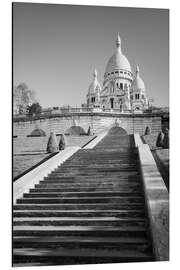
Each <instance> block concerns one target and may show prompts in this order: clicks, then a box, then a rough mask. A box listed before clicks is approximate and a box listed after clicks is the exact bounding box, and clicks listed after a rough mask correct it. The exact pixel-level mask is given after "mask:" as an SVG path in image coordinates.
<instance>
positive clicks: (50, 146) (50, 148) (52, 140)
mask: <svg viewBox="0 0 180 270" xmlns="http://www.w3.org/2000/svg"><path fill="white" fill-rule="evenodd" d="M58 151H59V150H58V143H57V139H56V135H55V134H54V133H53V132H51V133H50V137H49V139H48V143H47V152H48V153H55V152H58Z"/></svg>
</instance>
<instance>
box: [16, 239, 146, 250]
mask: <svg viewBox="0 0 180 270" xmlns="http://www.w3.org/2000/svg"><path fill="white" fill-rule="evenodd" d="M13 247H14V248H35V247H39V248H42V247H44V248H48V249H49V248H56V249H57V248H59V247H62V248H71V249H72V248H74V249H76V248H88V249H89V248H96V249H97V250H99V249H100V250H107V249H109V250H111V249H116V250H125V249H128V250H134V251H137V250H139V251H148V250H149V248H151V244H150V242H149V241H147V240H145V239H142V238H141V239H138V238H136V239H131V238H125V239H123V238H118V237H114V238H107V237H104V238H99V237H96V238H92V237H89V238H87V237H86V238H83V237H78V238H77V237H72V236H71V237H67V236H66V237H47V236H46V237H43V238H42V237H27V236H26V237H14V241H13Z"/></svg>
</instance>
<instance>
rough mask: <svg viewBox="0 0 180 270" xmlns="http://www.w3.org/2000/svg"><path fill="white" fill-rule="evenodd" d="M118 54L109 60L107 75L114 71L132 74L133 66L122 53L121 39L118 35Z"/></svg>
mask: <svg viewBox="0 0 180 270" xmlns="http://www.w3.org/2000/svg"><path fill="white" fill-rule="evenodd" d="M116 47H117V49H116V52H115V53H114V54H113V56H111V58H110V59H109V61H108V63H107V66H106V71H105V73H111V72H112V71H114V70H119V69H122V70H126V71H130V72H131V66H130V63H129V61H128V59H127V58H126V56H125V55H124V54H122V52H121V39H120V36H119V34H118V36H117V40H116Z"/></svg>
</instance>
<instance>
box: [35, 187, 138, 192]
mask: <svg viewBox="0 0 180 270" xmlns="http://www.w3.org/2000/svg"><path fill="white" fill-rule="evenodd" d="M117 190H118V191H119V192H124V193H128V192H130V193H131V192H141V190H142V187H140V186H137V187H127V186H125V187H117V186H112V187H110V188H107V187H106V188H105V187H91V186H89V187H85V188H83V187H76V188H75V187H74V188H64V187H63V188H56V187H55V188H52V187H43V186H42V187H40V188H33V189H30V192H33V193H36V192H37V193H40V192H42V193H44V192H45V193H46V192H52V193H54V192H55V193H56V192H106V191H111V192H113V191H117Z"/></svg>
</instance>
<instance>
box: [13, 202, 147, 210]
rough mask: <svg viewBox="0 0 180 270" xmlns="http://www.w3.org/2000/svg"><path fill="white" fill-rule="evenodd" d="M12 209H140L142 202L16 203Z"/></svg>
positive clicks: (142, 207)
mask: <svg viewBox="0 0 180 270" xmlns="http://www.w3.org/2000/svg"><path fill="white" fill-rule="evenodd" d="M13 209H14V210H23V209H26V210H28V209H29V210H91V209H94V210H110V209H111V210H141V209H144V204H142V203H132V204H130V205H129V203H127V204H123V205H121V204H119V203H118V204H115V203H99V204H97V203H91V204H88V203H82V204H78V205H77V204H72V203H71V204H70V203H69V204H60V203H58V204H47V203H46V204H45V203H44V204H19V205H18V204H17V205H14V206H13Z"/></svg>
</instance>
